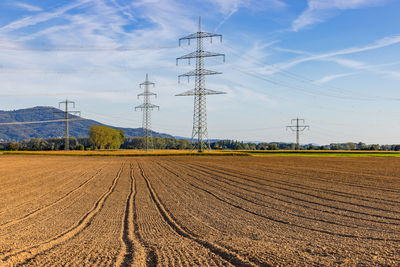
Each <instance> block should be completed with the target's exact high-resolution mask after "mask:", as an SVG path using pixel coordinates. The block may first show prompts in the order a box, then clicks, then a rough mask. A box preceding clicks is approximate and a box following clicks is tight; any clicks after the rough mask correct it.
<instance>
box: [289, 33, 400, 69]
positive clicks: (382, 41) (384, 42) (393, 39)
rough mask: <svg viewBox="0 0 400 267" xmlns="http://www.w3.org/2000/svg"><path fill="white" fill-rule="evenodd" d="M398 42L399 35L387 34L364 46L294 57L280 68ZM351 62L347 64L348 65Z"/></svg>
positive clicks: (352, 62)
mask: <svg viewBox="0 0 400 267" xmlns="http://www.w3.org/2000/svg"><path fill="white" fill-rule="evenodd" d="M398 43H400V35H393V36H388V37H385V38H382V39H379V40H377V41H376V42H375V43H373V44H370V45H366V46H362V47H351V48H346V49H341V50H338V51H333V52H328V53H324V54H319V55H311V56H308V57H304V58H300V59H296V60H293V61H291V62H288V63H285V64H282V65H281V68H283V69H288V68H291V67H294V66H295V65H298V64H300V63H304V62H307V61H314V60H325V59H328V58H333V57H335V56H343V55H350V54H355V53H361V52H366V51H370V50H374V49H379V48H383V47H387V46H391V45H395V44H398ZM342 62H343V63H344V64H345V63H351V64H354V63H355V62H354V61H349V60H347V61H345V60H342ZM351 64H349V66H350V65H351ZM356 65H358V63H356Z"/></svg>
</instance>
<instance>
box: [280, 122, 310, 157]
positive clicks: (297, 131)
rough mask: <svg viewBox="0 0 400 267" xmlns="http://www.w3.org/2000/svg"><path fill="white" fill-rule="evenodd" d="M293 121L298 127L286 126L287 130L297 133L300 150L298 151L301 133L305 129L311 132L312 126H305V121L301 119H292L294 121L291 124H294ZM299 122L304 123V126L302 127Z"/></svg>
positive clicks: (297, 143)
mask: <svg viewBox="0 0 400 267" xmlns="http://www.w3.org/2000/svg"><path fill="white" fill-rule="evenodd" d="M293 121H295V122H296V125H289V126H286V130H287V129H288V128H289V129H290V130H292V131H295V132H296V150H298V149H300V132H302V131H304V130H305V129H309V130H310V126H309V125H304V123H305V121H304V120H303V119H299V118H296V119H292V121H291V122H290V123H291V124H293ZM299 122H302V123H303V125H300V124H299Z"/></svg>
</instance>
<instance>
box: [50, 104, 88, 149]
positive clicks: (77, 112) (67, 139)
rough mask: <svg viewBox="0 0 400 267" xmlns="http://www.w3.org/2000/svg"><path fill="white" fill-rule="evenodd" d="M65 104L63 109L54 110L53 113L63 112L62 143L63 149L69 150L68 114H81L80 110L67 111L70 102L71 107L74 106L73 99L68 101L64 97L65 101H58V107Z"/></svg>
mask: <svg viewBox="0 0 400 267" xmlns="http://www.w3.org/2000/svg"><path fill="white" fill-rule="evenodd" d="M63 104H65V111H62V112H60V111H56V112H54V113H63V114H64V118H65V143H64V150H65V151H68V150H69V114H70V113H71V114H79V116H80V115H81V112H80V111H69V110H68V107H69V105H70V104H72V105H73V108H75V102H74V101H69V100H68V99H66V100H65V101H62V102H59V103H58V108H61V105H63Z"/></svg>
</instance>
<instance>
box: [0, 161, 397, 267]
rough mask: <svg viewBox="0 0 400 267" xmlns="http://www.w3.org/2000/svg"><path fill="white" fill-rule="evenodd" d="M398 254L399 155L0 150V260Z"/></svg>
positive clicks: (344, 258)
mask: <svg viewBox="0 0 400 267" xmlns="http://www.w3.org/2000/svg"><path fill="white" fill-rule="evenodd" d="M19 264H23V265H32V266H64V265H74V266H84V265H91V266H93V265H94V266H100V265H101V266H109V265H118V266H131V265H132V266H153V265H158V266H167V265H169V266H268V265H281V266H288V265H340V264H344V265H356V264H364V265H393V266H398V265H400V159H396V158H377V157H370V158H351V157H346V158H338V157H336V158H330V157H323V158H322V157H321V158H317V157H315V158H306V157H267V158H255V157H183V156H180V157H134V158H112V157H101V158H100V157H62V156H1V157H0V266H3V265H4V266H14V265H19Z"/></svg>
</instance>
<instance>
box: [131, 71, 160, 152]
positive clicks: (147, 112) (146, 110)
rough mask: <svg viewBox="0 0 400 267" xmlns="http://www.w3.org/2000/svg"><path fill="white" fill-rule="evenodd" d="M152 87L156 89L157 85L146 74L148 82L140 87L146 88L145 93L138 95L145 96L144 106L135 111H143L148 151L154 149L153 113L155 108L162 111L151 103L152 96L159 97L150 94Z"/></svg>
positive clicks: (143, 124) (143, 125)
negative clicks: (152, 133) (152, 132)
mask: <svg viewBox="0 0 400 267" xmlns="http://www.w3.org/2000/svg"><path fill="white" fill-rule="evenodd" d="M150 85H152V86H153V88H154V87H155V83H152V82H150V81H149V75H148V74H146V80H145V81H144V82H143V83H141V84H140V85H139V86H140V88H142V87H144V92H143V93H140V94H138V99H139V97H141V96H143V104H141V105H139V106H137V107H135V111H136V110H137V109H140V110H142V111H143V121H142V128H143V130H144V132H145V138H146V139H145V142H146V151H148V150H149V149H153V142H152V141H153V140H152V135H151V111H152V110H153V109H154V108H157V109H158V110H160V107H159V106H156V105H153V104H151V103H150V96H152V95H153V96H155V97H157V94H155V93H152V92H150V89H149V86H150Z"/></svg>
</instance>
